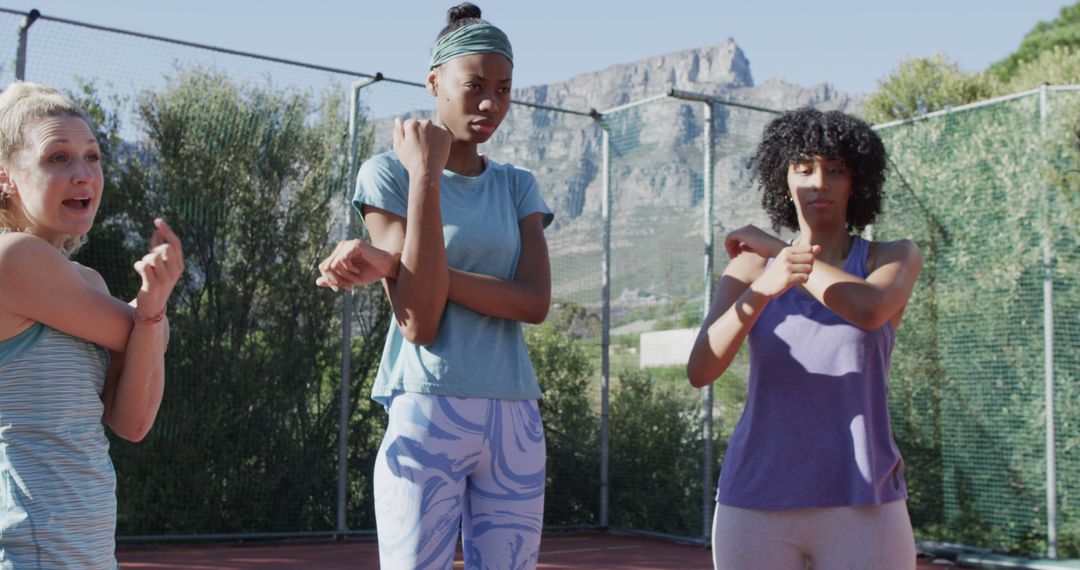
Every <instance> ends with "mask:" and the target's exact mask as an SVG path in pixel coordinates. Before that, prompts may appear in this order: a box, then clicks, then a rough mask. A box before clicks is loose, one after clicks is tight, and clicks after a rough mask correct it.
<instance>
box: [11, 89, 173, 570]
mask: <svg viewBox="0 0 1080 570" xmlns="http://www.w3.org/2000/svg"><path fill="white" fill-rule="evenodd" d="M103 186H104V177H103V175H102V171H101V149H100V148H99V147H98V142H97V140H96V139H95V138H94V132H93V129H92V128H91V126H90V121H89V119H88V118H87V117H86V115H85V114H84V113H83V112H82V111H81V110H80V109H79V108H78V107H76V106H75V105H74V104H72V102H71V101H69V100H68V99H67V98H65V97H64V96H63V95H61V94H60V93H59V92H57V91H56V90H55V89H52V88H50V87H45V86H42V85H35V84H32V83H14V84H12V85H10V86H9V87H8V88H7V89H5V90H4V92H3V93H2V94H0V568H115V567H116V566H117V564H116V559H115V554H114V550H115V541H114V534H115V528H116V492H115V488H116V476H115V474H114V472H113V467H112V463H111V461H110V460H109V453H108V452H109V443H108V440H107V439H106V437H105V429H104V425H103V424H107V425H108V426H109V428H110V429H112V430H113V432H115V433H116V434H117V435H119V436H120V437H123V438H125V439H128V440H131V441H139V440H141V439H142V438H143V437H144V436H145V435H146V433H147V432H148V431H149V430H150V427H151V426H152V425H153V423H154V418H155V416H156V415H157V411H158V406H159V405H160V403H161V395H162V389H163V387H164V381H165V347H166V345H167V344H168V338H169V329H168V321H167V320H166V319H165V307H166V302H167V301H168V298H169V295H170V294H171V293H172V290H173V287H174V286H175V285H176V282H177V280H178V279H179V278H180V275H181V273H182V272H183V270H184V259H183V252H182V250H181V246H180V240H179V239H178V238H177V237H176V235H175V234H174V233H173V232H172V231H171V230H170V229H169V227H168V225H166V224H165V222H164V221H163V220H160V219H158V220H155V221H154V224H155V226H156V228H157V229H156V230H155V231H154V234H153V236H151V238H150V247H151V249H150V252H149V253H147V254H146V255H145V256H144V257H143V258H142V259H140V260H138V261H136V262H135V266H134V268H135V271H136V272H137V273H138V274H139V276H140V277H141V278H142V286H141V288H140V289H139V293H138V295H137V296H136V298H135V300H133V301H132V302H131V303H124V302H122V301H120V300H118V299H116V298H114V297H112V296H111V295H109V291H108V289H107V288H106V286H105V282H104V280H103V279H102V278H101V276H100V275H98V273H97V272H95V271H94V270H92V269H90V268H87V267H84V266H82V265H79V264H78V263H75V262H73V261H71V259H70V258H69V256H70V255H71V254H72V253H73V252H74V251H75V250H76V249H78V246H79V245H81V243H82V242H83V241H84V239H85V238H84V236H85V235H86V233H87V232H89V231H90V227H91V226H92V225H93V222H94V215H95V213H96V212H97V209H98V205H99V204H100V203H101V196H102V191H103Z"/></svg>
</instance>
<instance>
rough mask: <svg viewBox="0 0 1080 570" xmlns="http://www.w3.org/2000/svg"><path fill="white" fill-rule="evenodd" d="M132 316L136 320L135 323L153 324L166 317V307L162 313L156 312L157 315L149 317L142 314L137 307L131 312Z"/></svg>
mask: <svg viewBox="0 0 1080 570" xmlns="http://www.w3.org/2000/svg"><path fill="white" fill-rule="evenodd" d="M131 318H132V319H133V320H134V321H135V324H137V325H140V324H141V325H152V324H156V323H160V322H161V321H162V319H164V318H165V309H162V310H161V312H160V313H158V314H156V315H154V316H152V317H149V318H148V317H144V316H142V315H140V314H139V310H138V309H135V310H134V311H132V312H131Z"/></svg>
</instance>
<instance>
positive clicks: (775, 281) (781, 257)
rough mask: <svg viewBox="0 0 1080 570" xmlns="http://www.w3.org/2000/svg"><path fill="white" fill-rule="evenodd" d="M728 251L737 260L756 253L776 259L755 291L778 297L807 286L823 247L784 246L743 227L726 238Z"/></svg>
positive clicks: (773, 238)
mask: <svg viewBox="0 0 1080 570" xmlns="http://www.w3.org/2000/svg"><path fill="white" fill-rule="evenodd" d="M724 249H725V250H727V254H728V256H729V257H730V258H732V259H735V258H736V257H738V256H739V255H740V254H742V253H743V252H748V253H753V254H756V255H758V256H761V257H762V258H764V259H770V258H771V259H773V262H772V263H771V264H769V266H768V268H767V269H766V270H765V272H764V273H762V274H761V276H760V277H758V278H757V279H756V280H754V284H753V285H752V288H753V289H754V290H756V291H757V292H759V293H761V294H763V295H767V296H770V297H775V296H777V295H780V294H781V293H783V292H784V291H787V290H788V289H789V288H791V287H792V286H795V285H801V284H803V283H806V282H807V281H809V279H810V273H811V272H812V271H813V270H814V260H815V258H816V257H817V254H819V253H821V246H819V245H809V244H791V245H788V244H786V243H784V241H783V240H781V239H780V238H777V237H775V236H772V235H769V234H768V233H766V232H764V231H762V230H761V229H760V228H758V227H756V226H752V225H750V226H743V227H741V228H739V229H737V230H735V231H733V232H731V233H729V234H728V235H727V237H726V238H724Z"/></svg>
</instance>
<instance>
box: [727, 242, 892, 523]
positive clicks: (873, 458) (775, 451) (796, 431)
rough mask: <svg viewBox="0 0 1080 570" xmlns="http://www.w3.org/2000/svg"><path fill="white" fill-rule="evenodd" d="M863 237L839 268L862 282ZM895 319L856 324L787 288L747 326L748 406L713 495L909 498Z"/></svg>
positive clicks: (759, 501)
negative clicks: (895, 390)
mask: <svg viewBox="0 0 1080 570" xmlns="http://www.w3.org/2000/svg"><path fill="white" fill-rule="evenodd" d="M869 245H870V244H869V242H867V241H866V240H864V239H862V238H860V237H857V236H855V237H853V238H852V242H851V251H850V252H849V254H848V258H847V260H845V262H844V267H843V269H844V271H846V272H847V273H849V274H851V275H854V276H856V277H863V278H865V277H866V275H867V273H868V271H867V267H866V257H867V254H868V252H869ZM895 341H896V332H895V331H894V330H893V326H892V323H891V322H889V323H885V325H884V326H881V327H879V328H877V329H874V330H867V329H863V328H859V327H857V326H855V325H853V324H851V323H849V322H848V321H846V320H844V318H843V317H841V316H840V315H838V314H836V313H834V312H833V311H832V310H831V309H829V308H828V307H826V306H825V305H823V304H821V303H820V302H818V300H817V299H815V298H813V297H810V296H809V295H808V294H806V293H803V292H802V291H800V290H798V289H796V288H795V287H792V288H791V289H788V290H787V292H785V293H784V294H782V295H780V296H779V297H776V298H775V299H773V300H772V301H770V302H769V304H767V305H766V306H765V309H764V310H763V311H762V313H761V316H760V317H759V318H758V320H757V322H756V323H754V327H753V328H752V329H751V330H750V334H749V336H748V343H749V345H750V378H749V386H748V388H749V389H748V392H747V400H746V407H745V408H744V409H743V415H742V418H740V419H739V423H738V425H737V426H736V427H735V431H734V433H732V436H731V441H730V443H729V445H728V450H727V453H726V454H725V456H724V462H723V465H722V468H721V472H720V483H719V485H718V489H717V501H718V502H719V503H721V504H724V505H728V506H732V507H741V508H747V509H762V510H787V509H805V508H817V507H840V506H861V505H880V504H883V503H888V502H891V501H896V500H900V499H903V498H906V497H907V487H906V486H905V484H904V470H903V461H902V460H901V459H900V451H899V450H898V449H897V447H896V442H895V441H893V435H892V428H891V426H890V422H889V406H888V401H887V400H888V392H889V386H888V379H889V362H890V359H891V355H892V349H893V344H894V343H895Z"/></svg>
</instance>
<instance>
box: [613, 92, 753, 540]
mask: <svg viewBox="0 0 1080 570" xmlns="http://www.w3.org/2000/svg"><path fill="white" fill-rule="evenodd" d="M714 109H715V111H714V120H713V127H714V129H715V132H714V140H715V143H714V156H713V164H714V174H713V182H714V192H713V195H714V202H713V203H714V207H713V216H712V220H711V221H710V223H711V227H710V228H709V230H708V231H709V232H712V233H714V235H715V236H716V238H715V239H716V240H718V241H717V243H716V246H715V251H716V254H717V257H716V260H715V267H714V272H713V274H712V275H710V276H709V283H710V286H711V285H712V283H713V281H714V279H715V276H716V275H718V274H719V273H720V272H721V271H722V270H723V268H724V267H725V266H726V264H727V259H726V255H725V254H724V253H723V245H722V240H723V236H724V235H725V234H726V233H727V231H730V230H732V229H734V228H736V227H739V226H742V225H745V224H748V223H756V224H758V225H765V224H764V216H763V214H762V212H761V208H760V206H759V205H758V199H757V197H756V195H755V194H754V193H753V192H752V190H751V186H750V184H749V171H748V170H747V168H746V163H747V159H748V157H749V156H750V154H752V152H753V149H754V146H755V144H756V141H757V139H758V137H759V136H760V133H761V129H762V126H763V125H764V123H765V122H766V121H768V120H769V119H770V118H772V117H773V115H771V114H769V113H764V112H757V111H748V110H745V109H740V108H736V107H727V106H723V105H716V106H715V107H714ZM704 121H705V106H704V104H702V103H700V102H690V101H684V100H678V99H674V98H667V99H660V100H657V101H654V102H650V103H646V104H642V105H636V106H632V107H629V108H626V109H623V110H619V111H617V112H615V113H610V114H606V115H605V117H604V123H605V125H606V126H607V128H608V130H609V132H610V155H611V178H612V184H611V191H612V201H613V206H612V211H611V233H612V238H611V241H612V261H611V275H612V277H611V327H612V328H611V352H610V354H611V377H612V390H611V394H612V395H611V402H612V404H611V468H610V472H611V513H610V524H611V525H612V526H616V527H622V528H630V529H634V530H645V531H651V532H660V533H666V534H674V535H679V536H685V537H696V538H702V537H706V536H708V532H709V531H708V529H707V523H705V519H708V515H709V514H710V513H709V512H705V511H704V509H709V510H710V511H711V506H712V495H713V492H714V489H715V479H716V476H717V475H718V473H719V465H720V459H721V458H722V456H723V451H724V449H725V445H726V441H727V439H728V437H729V436H730V434H731V431H732V429H733V428H734V425H735V422H736V421H737V420H738V417H739V415H740V414H741V412H742V405H743V402H744V401H745V398H746V387H745V382H746V380H745V365H744V364H741V363H740V364H737V365H736V366H733V367H732V370H731V372H730V373H729V374H728V375H726V376H725V377H724V378H722V379H720V380H719V381H718V382H717V383H716V385H715V387H714V400H713V406H712V409H711V414H712V421H713V442H712V443H713V446H712V447H713V451H712V454H713V461H714V464H713V465H712V468H711V469H710V470H709V474H708V475H706V474H705V469H704V468H705V465H704V459H705V457H706V456H705V453H704V450H705V435H704V434H705V430H704V426H705V421H706V416H707V412H706V411H705V410H704V409H703V407H702V404H701V398H702V392H701V391H698V390H695V389H693V388H692V387H691V386H690V385H689V383H688V382H687V381H686V376H685V366H686V356H687V355H688V354H689V348H690V345H691V343H692V342H693V338H694V336H696V333H697V329H698V327H700V325H701V322H702V316H703V312H704V310H705V307H704V304H705V283H706V276H705V272H704V268H705V255H704V252H705V232H706V229H705V219H704V214H705V211H704V205H705V189H706V180H705V176H706V173H705V167H704V164H703V163H704V154H705V150H704V147H705V129H704Z"/></svg>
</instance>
